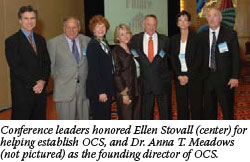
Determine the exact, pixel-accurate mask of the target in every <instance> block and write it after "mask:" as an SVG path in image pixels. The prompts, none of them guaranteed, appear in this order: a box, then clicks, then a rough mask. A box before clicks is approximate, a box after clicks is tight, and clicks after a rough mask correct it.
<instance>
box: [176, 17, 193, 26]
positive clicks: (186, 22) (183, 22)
mask: <svg viewBox="0 0 250 162" xmlns="http://www.w3.org/2000/svg"><path fill="white" fill-rule="evenodd" d="M177 25H178V27H179V28H180V29H188V27H189V26H190V21H189V20H188V17H187V15H181V16H180V17H178V22H177Z"/></svg>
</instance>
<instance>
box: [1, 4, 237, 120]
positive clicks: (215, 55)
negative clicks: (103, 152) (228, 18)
mask: <svg viewBox="0 0 250 162" xmlns="http://www.w3.org/2000/svg"><path fill="white" fill-rule="evenodd" d="M18 18H19V23H20V25H21V29H20V30H19V31H18V32H17V33H15V34H14V35H12V36H10V37H9V38H7V39H6V42H5V45H6V58H7V62H8V64H9V67H10V78H11V94H12V119H26V120H27V119H40V120H41V119H46V91H45V87H46V85H47V83H48V79H49V76H50V73H51V75H52V77H53V79H54V91H53V97H54V101H55V102H56V110H57V115H58V119H63V120H73V119H76V118H77V119H80V120H84V119H85V120H87V119H89V114H90V112H91V114H92V119H94V120H109V119H110V118H111V105H112V101H113V99H114V98H115V100H116V103H117V113H118V118H119V119H123V120H132V119H135V120H140V119H142V120H151V119H154V108H155V101H156V102H157V107H158V109H159V118H160V119H161V120H166V119H172V103H171V98H172V86H171V82H172V79H171V77H172V73H173V74H174V75H173V76H174V83H175V90H176V101H177V114H178V119H184V120H187V119H193V120H200V119H217V102H219V103H220V106H221V108H222V113H223V118H224V119H233V117H234V89H235V88H236V87H237V86H238V79H239V73H240V54H239V43H238V38H237V35H236V33H235V32H234V31H233V30H231V29H228V28H226V27H223V26H221V25H220V22H221V20H222V15H221V12H220V11H219V10H218V9H217V8H210V9H209V10H208V11H207V21H208V25H209V29H208V30H205V31H203V32H201V33H199V34H196V33H194V32H191V31H190V24H191V15H190V14H189V13H188V12H186V11H182V12H180V13H179V14H178V15H177V17H176V23H177V26H178V27H179V29H180V33H179V34H177V35H174V36H173V37H171V38H170V39H169V38H168V37H167V36H165V35H163V34H160V33H158V32H157V31H156V29H157V23H158V20H157V17H156V16H155V15H146V16H145V18H144V20H143V23H142V25H143V28H144V32H142V33H139V34H135V35H132V33H131V31H130V28H129V27H128V26H127V25H126V24H120V25H118V26H117V27H116V29H115V33H114V40H115V43H116V45H115V47H114V48H113V49H112V50H111V48H110V46H109V44H108V42H107V41H106V39H105V34H106V32H107V30H108V29H109V27H110V25H109V22H108V20H107V19H106V18H105V17H103V16H102V15H95V16H93V17H92V18H91V20H90V22H89V29H90V30H91V32H92V33H93V37H92V38H89V37H87V36H84V35H82V34H79V32H80V21H79V20H78V19H77V18H75V17H68V18H66V19H65V20H64V21H63V31H64V33H63V34H61V35H59V36H56V37H55V38H53V39H51V40H49V41H48V42H47V43H46V41H45V39H44V38H43V37H42V36H40V35H38V34H36V33H34V32H33V29H34V28H35V26H36V19H37V10H35V9H34V8H33V7H32V6H23V7H21V8H20V10H19V12H18Z"/></svg>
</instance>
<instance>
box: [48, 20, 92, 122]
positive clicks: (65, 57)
mask: <svg viewBox="0 0 250 162" xmlns="http://www.w3.org/2000/svg"><path fill="white" fill-rule="evenodd" d="M63 31H64V33H63V34H61V35H59V36H57V37H55V38H53V39H51V40H50V41H49V42H48V44H47V46H48V51H49V55H50V59H51V73H52V77H53V78H54V94H53V95H54V100H55V102H56V110H57V116H58V119H63V120H74V119H75V118H78V119H79V120H87V119H89V100H88V99H87V97H86V78H87V72H88V63H87V57H86V49H87V44H88V42H89V40H90V38H89V37H87V36H84V35H82V34H79V32H80V21H79V20H78V19H77V18H75V17H68V18H66V19H65V20H64V22H63Z"/></svg>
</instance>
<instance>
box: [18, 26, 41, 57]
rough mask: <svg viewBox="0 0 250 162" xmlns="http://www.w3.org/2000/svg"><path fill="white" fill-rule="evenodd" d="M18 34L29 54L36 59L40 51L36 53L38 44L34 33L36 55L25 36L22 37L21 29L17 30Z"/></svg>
mask: <svg viewBox="0 0 250 162" xmlns="http://www.w3.org/2000/svg"><path fill="white" fill-rule="evenodd" d="M19 33H20V35H21V38H22V39H23V40H24V41H23V42H24V43H25V47H27V48H28V49H29V51H30V52H31V54H32V55H33V56H35V57H36V56H37V55H38V54H39V51H40V50H39V51H38V44H39V42H38V40H37V36H36V34H35V33H34V40H35V43H36V46H37V47H36V48H37V54H36V53H35V51H34V49H33V47H32V46H31V44H30V42H29V40H28V39H27V38H26V36H25V35H24V33H23V32H22V30H21V29H20V30H19Z"/></svg>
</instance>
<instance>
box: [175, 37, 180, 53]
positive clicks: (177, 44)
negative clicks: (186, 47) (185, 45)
mask: <svg viewBox="0 0 250 162" xmlns="http://www.w3.org/2000/svg"><path fill="white" fill-rule="evenodd" d="M180 42H181V34H178V37H177V41H176V42H175V43H176V44H175V47H176V48H175V49H176V50H177V51H176V55H177V56H178V55H179V53H180V51H179V49H180Z"/></svg>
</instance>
